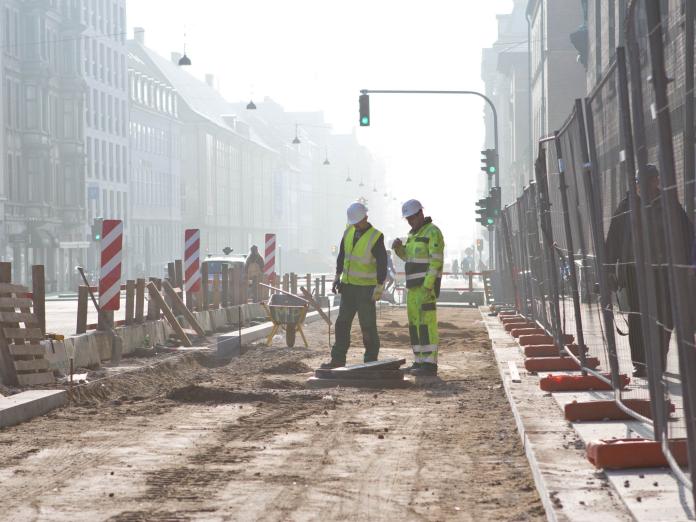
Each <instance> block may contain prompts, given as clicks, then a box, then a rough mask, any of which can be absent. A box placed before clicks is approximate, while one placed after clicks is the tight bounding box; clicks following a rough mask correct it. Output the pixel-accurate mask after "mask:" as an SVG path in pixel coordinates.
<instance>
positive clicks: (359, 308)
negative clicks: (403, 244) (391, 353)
mask: <svg viewBox="0 0 696 522" xmlns="http://www.w3.org/2000/svg"><path fill="white" fill-rule="evenodd" d="M374 289H375V287H374V286H358V285H349V284H345V283H344V284H342V285H341V306H340V308H339V310H338V319H336V342H335V343H334V345H333V348H332V350H331V360H332V361H334V362H338V363H342V364H345V362H346V354H347V353H348V348H350V329H351V327H352V326H353V319H354V318H355V314H356V313H357V314H358V320H359V321H360V330H361V331H362V338H363V345H364V346H365V357H364V360H365V362H371V361H376V360H377V356H378V355H379V335H378V334H377V312H376V308H375V302H374V301H373V300H372V294H373V292H374Z"/></svg>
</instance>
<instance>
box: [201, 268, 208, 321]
mask: <svg viewBox="0 0 696 522" xmlns="http://www.w3.org/2000/svg"><path fill="white" fill-rule="evenodd" d="M208 285H209V282H208V263H202V264H201V294H202V295H201V297H202V299H201V305H202V307H203V310H208V308H209V307H210V288H209V286H208Z"/></svg>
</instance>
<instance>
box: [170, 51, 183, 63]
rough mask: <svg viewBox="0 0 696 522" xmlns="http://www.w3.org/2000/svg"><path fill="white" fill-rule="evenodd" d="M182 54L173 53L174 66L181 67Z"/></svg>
mask: <svg viewBox="0 0 696 522" xmlns="http://www.w3.org/2000/svg"><path fill="white" fill-rule="evenodd" d="M181 56H182V55H181V53H176V52H174V53H172V63H173V64H174V65H179V60H181Z"/></svg>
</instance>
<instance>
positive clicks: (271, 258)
mask: <svg viewBox="0 0 696 522" xmlns="http://www.w3.org/2000/svg"><path fill="white" fill-rule="evenodd" d="M275 251H276V235H275V234H266V251H265V256H264V267H263V275H265V276H266V277H271V276H272V275H273V274H274V273H275Z"/></svg>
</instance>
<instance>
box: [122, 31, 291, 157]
mask: <svg viewBox="0 0 696 522" xmlns="http://www.w3.org/2000/svg"><path fill="white" fill-rule="evenodd" d="M128 43H129V50H130V51H131V52H130V53H129V54H130V57H131V58H132V57H134V56H137V57H138V58H140V59H141V60H142V59H143V58H146V59H147V60H148V61H149V62H150V63H151V65H152V66H153V67H155V68H156V69H157V71H158V72H159V73H160V74H161V75H162V76H163V77H164V79H165V80H166V81H167V82H168V83H169V84H170V85H171V86H172V88H173V89H174V90H176V92H177V94H178V95H179V97H180V99H181V100H182V101H183V102H184V103H185V104H186V105H187V106H188V107H189V109H191V111H193V112H194V113H195V114H197V115H198V116H200V117H201V118H204V119H206V120H208V121H210V122H211V123H213V124H215V125H217V126H218V127H220V128H222V129H224V130H226V131H228V132H231V133H233V134H235V135H237V136H239V137H241V138H243V139H248V140H249V141H252V142H254V143H256V144H257V145H259V146H261V147H263V148H265V149H268V150H269V151H272V152H277V151H276V150H275V149H273V148H272V147H270V146H269V145H268V144H266V142H265V141H264V140H263V139H261V137H260V136H259V135H258V134H257V133H256V132H255V131H254V129H253V128H250V129H249V137H247V136H245V135H244V134H242V133H240V132H239V131H238V130H237V129H236V128H235V127H234V125H233V124H232V125H231V124H230V123H229V122H228V121H227V120H226V119H225V116H227V117H229V116H230V104H229V103H228V102H227V100H225V99H224V98H223V97H222V96H221V95H220V93H219V92H217V91H216V90H215V89H213V88H212V87H210V86H209V85H208V84H207V83H205V82H204V81H201V80H199V79H198V78H196V77H195V76H193V75H192V74H190V73H188V72H186V71H185V70H184V69H183V68H181V67H180V66H178V65H176V64H174V63H172V62H171V61H170V60H167V59H165V58H163V57H162V56H160V55H159V54H157V53H156V52H154V51H152V50H151V49H148V48H147V47H145V46H143V45H141V44H140V43H138V42H136V41H135V40H131V41H129V42H128ZM235 117H236V118H237V119H239V120H242V121H243V119H242V118H239V116H238V115H235Z"/></svg>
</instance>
